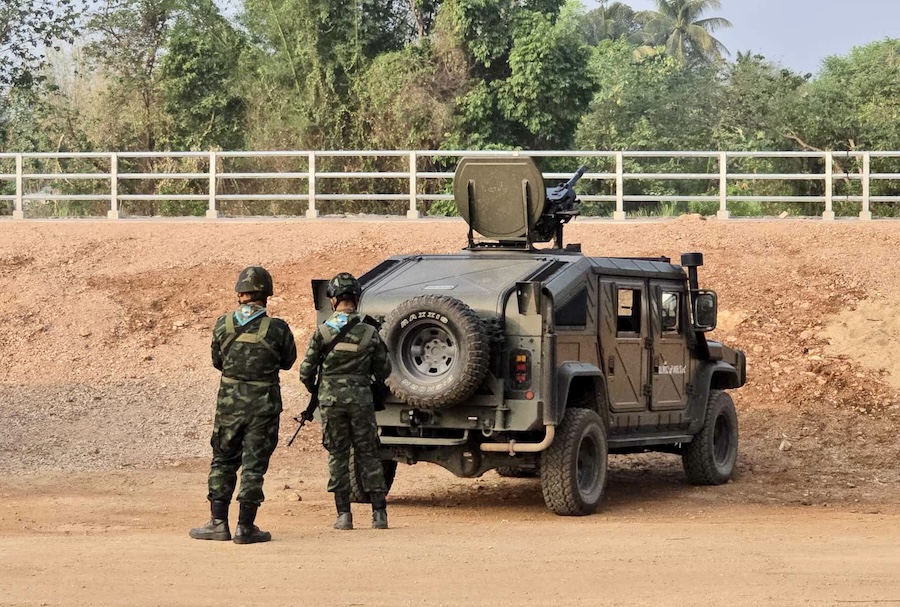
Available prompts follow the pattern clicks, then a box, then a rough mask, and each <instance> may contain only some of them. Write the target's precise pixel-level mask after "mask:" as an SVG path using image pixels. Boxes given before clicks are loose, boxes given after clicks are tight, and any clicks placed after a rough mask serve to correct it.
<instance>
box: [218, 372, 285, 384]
mask: <svg viewBox="0 0 900 607" xmlns="http://www.w3.org/2000/svg"><path fill="white" fill-rule="evenodd" d="M222 383H223V384H228V385H231V386H233V385H235V384H247V385H250V386H277V385H278V380H277V379H275V380H271V379H270V380H265V379H258V380H248V379H235V378H234V377H225V376H224V375H223V376H222Z"/></svg>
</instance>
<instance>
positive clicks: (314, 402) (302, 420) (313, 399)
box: [287, 380, 319, 447]
mask: <svg viewBox="0 0 900 607" xmlns="http://www.w3.org/2000/svg"><path fill="white" fill-rule="evenodd" d="M318 406H319V381H318V380H316V390H315V392H313V393H311V394H310V396H309V404H308V405H307V406H306V410H305V411H304V412H303V413H301V414H300V415H299V416H294V421H295V422H297V423H299V424H300V425H299V426H297V429H296V430H294V435H293V436H292V437H291V440H289V441H288V444H287V446H288V447H290V446H291V445H293V444H294V439H296V438H297V435H298V434H300V431H301V430H303V426H305V425H306V422H309V421H312V418H313V413H314V412H315V410H316V408H317V407H318Z"/></svg>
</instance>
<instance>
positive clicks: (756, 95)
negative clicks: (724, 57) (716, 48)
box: [714, 52, 808, 151]
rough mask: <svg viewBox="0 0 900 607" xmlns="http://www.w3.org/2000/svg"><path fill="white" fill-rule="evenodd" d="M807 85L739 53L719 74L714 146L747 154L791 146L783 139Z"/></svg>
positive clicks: (802, 78)
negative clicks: (719, 91)
mask: <svg viewBox="0 0 900 607" xmlns="http://www.w3.org/2000/svg"><path fill="white" fill-rule="evenodd" d="M807 81H808V77H806V76H802V75H800V74H798V73H796V72H793V71H791V70H789V69H787V68H784V67H779V66H777V65H775V64H774V63H772V62H771V61H769V60H767V59H766V58H765V57H763V56H762V55H754V54H750V53H740V52H739V53H738V54H737V59H736V60H735V62H734V63H729V64H727V65H726V66H725V68H724V70H723V74H722V96H721V99H720V102H719V123H718V125H717V127H716V132H715V143H714V145H715V146H716V147H717V148H718V149H722V150H749V151H756V150H782V149H785V147H786V146H787V147H791V145H792V142H791V141H789V140H788V138H787V134H788V133H790V132H792V130H793V129H794V128H795V124H794V123H795V121H796V115H797V108H798V107H800V106H801V105H802V103H803V98H804V91H805V90H806V83H807Z"/></svg>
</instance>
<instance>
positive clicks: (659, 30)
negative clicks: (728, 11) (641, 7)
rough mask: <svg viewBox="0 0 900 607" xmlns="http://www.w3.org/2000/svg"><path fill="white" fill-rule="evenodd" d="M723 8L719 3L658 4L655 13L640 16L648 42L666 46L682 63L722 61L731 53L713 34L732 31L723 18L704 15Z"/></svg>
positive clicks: (675, 0) (667, 0) (677, 0)
mask: <svg viewBox="0 0 900 607" xmlns="http://www.w3.org/2000/svg"><path fill="white" fill-rule="evenodd" d="M719 8H721V2H720V1H719V0H656V10H655V11H642V12H641V13H639V14H638V16H639V18H640V20H641V21H642V22H643V25H644V27H643V33H644V36H645V42H646V43H648V44H650V45H652V46H665V47H666V52H667V53H668V54H669V55H671V56H672V57H674V58H675V59H676V60H677V61H678V62H679V63H681V64H685V63H689V62H691V61H697V62H712V61H719V60H721V59H722V56H723V55H727V54H728V49H726V48H725V46H724V45H723V44H722V43H721V42H719V40H717V39H716V38H714V37H713V35H712V34H713V32H715V31H717V30H719V29H722V28H726V27H731V22H730V21H728V20H727V19H724V18H722V17H706V18H704V15H706V14H707V13H709V12H710V11H713V10H718V9H719Z"/></svg>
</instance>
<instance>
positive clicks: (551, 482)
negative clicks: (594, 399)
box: [541, 409, 609, 516]
mask: <svg viewBox="0 0 900 607" xmlns="http://www.w3.org/2000/svg"><path fill="white" fill-rule="evenodd" d="M608 459H609V448H608V445H607V441H606V427H605V426H604V425H603V419H602V418H601V417H600V416H599V415H597V413H595V412H594V411H591V410H590V409H567V410H566V413H565V415H564V416H563V420H562V423H561V424H560V425H559V427H558V428H557V429H556V438H555V439H554V440H553V443H551V444H550V447H548V448H547V450H546V451H544V453H543V455H542V457H541V490H542V492H543V494H544V502H545V503H546V504H547V507H548V508H549V509H550V510H552V511H553V512H555V513H556V514H560V515H563V516H584V515H586V514H592V513H594V512H595V511H596V510H597V507H598V506H599V505H600V500H601V499H602V498H603V490H604V488H605V487H606V474H607V464H608Z"/></svg>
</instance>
